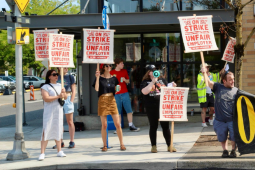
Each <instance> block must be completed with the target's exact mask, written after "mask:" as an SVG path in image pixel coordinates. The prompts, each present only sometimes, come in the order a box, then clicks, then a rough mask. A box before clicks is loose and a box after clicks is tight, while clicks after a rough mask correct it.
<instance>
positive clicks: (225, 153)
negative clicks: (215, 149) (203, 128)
mask: <svg viewBox="0 0 255 170" xmlns="http://www.w3.org/2000/svg"><path fill="white" fill-rule="evenodd" d="M221 157H222V158H228V151H227V150H224V151H223V153H222V156H221Z"/></svg>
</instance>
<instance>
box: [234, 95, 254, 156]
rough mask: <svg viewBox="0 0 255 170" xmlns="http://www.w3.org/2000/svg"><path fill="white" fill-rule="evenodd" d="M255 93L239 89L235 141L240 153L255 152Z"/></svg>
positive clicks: (235, 117)
mask: <svg viewBox="0 0 255 170" xmlns="http://www.w3.org/2000/svg"><path fill="white" fill-rule="evenodd" d="M254 109H255V95H253V94H250V93H247V92H245V91H242V90H238V92H237V95H236V100H235V108H234V118H233V121H234V122H233V123H234V133H235V141H236V144H237V147H238V151H239V152H240V154H241V155H242V154H248V153H255V110H254Z"/></svg>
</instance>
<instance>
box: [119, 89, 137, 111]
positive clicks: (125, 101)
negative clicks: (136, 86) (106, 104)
mask: <svg viewBox="0 0 255 170" xmlns="http://www.w3.org/2000/svg"><path fill="white" fill-rule="evenodd" d="M115 100H116V103H117V107H118V111H119V114H121V111H122V105H123V106H124V109H125V111H126V112H127V113H133V110H132V107H131V101H130V98H129V94H128V92H126V93H122V94H115Z"/></svg>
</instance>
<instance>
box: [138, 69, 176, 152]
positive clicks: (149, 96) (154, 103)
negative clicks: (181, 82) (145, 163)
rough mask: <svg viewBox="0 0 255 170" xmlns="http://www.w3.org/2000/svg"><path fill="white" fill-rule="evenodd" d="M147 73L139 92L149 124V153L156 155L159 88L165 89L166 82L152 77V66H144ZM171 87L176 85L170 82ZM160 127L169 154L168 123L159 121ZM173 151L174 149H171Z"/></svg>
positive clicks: (160, 78)
mask: <svg viewBox="0 0 255 170" xmlns="http://www.w3.org/2000/svg"><path fill="white" fill-rule="evenodd" d="M146 69H147V72H146V74H145V75H144V77H143V81H142V83H141V86H140V88H141V91H142V93H143V99H144V106H145V109H146V113H147V116H148V119H149V123H150V132H149V135H150V141H151V146H152V148H151V152H152V153H157V145H156V144H157V141H156V139H157V129H158V120H159V102H160V87H167V86H170V85H168V83H167V81H166V80H165V79H163V78H162V77H159V78H156V77H154V76H153V71H155V70H156V67H155V66H154V65H147V66H146ZM171 86H173V87H176V84H175V83H174V82H172V84H171ZM160 125H161V127H162V130H163V135H164V138H165V141H166V144H167V151H169V152H170V142H171V141H170V140H171V139H170V138H171V136H170V129H169V122H168V121H160ZM173 151H174V152H176V149H175V148H174V147H173Z"/></svg>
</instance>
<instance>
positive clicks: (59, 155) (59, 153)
mask: <svg viewBox="0 0 255 170" xmlns="http://www.w3.org/2000/svg"><path fill="white" fill-rule="evenodd" d="M57 157H66V154H64V152H63V151H59V152H58V154H57Z"/></svg>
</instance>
